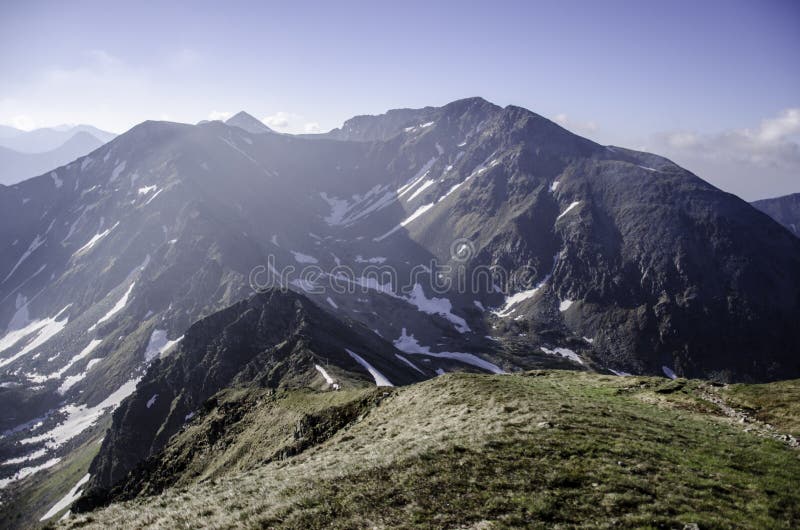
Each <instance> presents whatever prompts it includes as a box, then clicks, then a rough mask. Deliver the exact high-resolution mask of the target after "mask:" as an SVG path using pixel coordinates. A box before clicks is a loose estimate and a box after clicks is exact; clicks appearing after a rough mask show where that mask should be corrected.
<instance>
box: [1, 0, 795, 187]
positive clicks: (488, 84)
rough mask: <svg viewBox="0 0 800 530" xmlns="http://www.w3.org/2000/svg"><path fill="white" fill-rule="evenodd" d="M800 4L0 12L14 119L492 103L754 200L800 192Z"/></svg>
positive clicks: (200, 6) (617, 1) (5, 88)
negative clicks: (645, 155) (642, 153)
mask: <svg viewBox="0 0 800 530" xmlns="http://www.w3.org/2000/svg"><path fill="white" fill-rule="evenodd" d="M798 52H800V2H798V1H796V0H758V1H756V0H748V1H741V0H726V1H719V0H704V1H703V2H697V1H684V0H672V1H669V2H663V1H652V0H636V1H622V0H606V1H602V2H594V1H590V0H584V1H575V0H561V1H533V0H530V1H517V2H511V1H503V0H492V1H473V2H469V1H466V0H461V1H458V2H448V1H439V2H430V1H428V2H418V1H414V0H410V1H404V2H389V1H376V0H373V1H369V2H366V1H364V2H354V1H347V0H341V1H337V2H329V1H328V2H305V1H293V2H288V1H287V2H268V1H261V2H237V1H226V2H205V1H200V0H198V1H192V2H189V1H179V0H176V1H172V2H153V1H147V0H144V1H139V2H125V3H123V2H116V1H111V0H103V1H81V0H72V1H70V2H63V1H50V2H48V1H36V0H31V1H9V2H0V72H3V74H2V75H0V123H2V124H8V125H13V126H16V127H18V128H23V129H32V128H36V127H44V126H54V125H59V124H62V123H89V124H92V125H95V126H97V127H100V128H103V129H106V130H110V131H113V132H123V131H125V130H127V129H128V128H130V127H132V126H133V125H135V124H137V123H139V122H141V121H144V120H146V119H162V120H172V121H181V122H190V123H194V122H197V121H199V120H203V119H209V118H210V119H220V118H225V117H226V116H229V115H231V114H233V113H235V112H237V111H239V110H246V111H247V112H249V113H250V114H253V115H254V116H256V117H257V118H259V119H262V120H263V121H264V122H265V123H266V124H267V125H269V126H271V127H272V128H274V129H276V130H280V131H283V132H291V133H297V132H317V131H327V130H330V129H331V128H334V127H338V126H340V125H341V124H342V122H343V121H344V120H346V119H347V118H349V117H352V116H354V115H357V114H378V113H382V112H385V111H386V110H388V109H391V108H399V107H423V106H427V105H443V104H445V103H447V102H449V101H453V100H456V99H459V98H463V97H470V96H482V97H484V98H485V99H487V100H489V101H492V102H494V103H496V104H498V105H509V104H514V105H519V106H522V107H525V108H528V109H530V110H532V111H534V112H537V113H539V114H541V115H543V116H546V117H548V118H550V119H552V120H554V121H557V122H559V123H560V124H561V125H563V126H565V127H566V128H568V129H570V130H572V131H573V132H576V133H578V134H581V135H583V136H587V137H589V138H591V139H593V140H595V141H598V142H601V143H603V144H614V145H621V146H625V147H630V148H634V149H643V150H648V151H652V152H655V153H658V154H662V155H665V156H668V157H669V158H671V159H673V160H674V161H676V162H677V163H679V164H681V165H683V166H684V167H686V168H687V169H690V170H691V171H693V172H695V173H696V174H698V175H699V176H701V177H703V178H705V179H706V180H708V181H710V182H711V183H713V184H715V185H716V186H718V187H720V188H722V189H724V190H726V191H730V192H732V193H736V194H737V195H740V196H741V197H743V198H745V199H747V200H753V199H758V198H763V197H770V196H776V195H781V194H786V193H791V192H800V67H799V66H798V65H799V64H800V60H798V57H797V56H798Z"/></svg>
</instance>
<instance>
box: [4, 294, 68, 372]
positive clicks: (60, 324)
mask: <svg viewBox="0 0 800 530" xmlns="http://www.w3.org/2000/svg"><path fill="white" fill-rule="evenodd" d="M69 307H70V306H67V307H65V308H64V309H62V310H61V311H59V312H58V314H57V315H56V316H54V317H52V318H45V319H42V320H36V321H34V322H31V323H30V324H28V325H27V326H25V327H24V328H21V329H17V330H14V331H12V332H10V333H6V335H5V336H4V337H3V338H2V339H0V353H1V352H4V351H6V350H8V349H9V348H11V347H12V346H14V345H16V344H17V343H18V342H20V341H21V340H22V339H26V338H27V339H29V340H28V342H27V344H25V346H24V347H23V348H22V349H21V350H20V351H18V352H17V353H16V354H14V355H12V356H11V357H8V358H5V359H0V367H3V366H6V365H8V364H11V363H12V362H14V361H16V360H17V359H19V358H20V357H22V356H23V355H27V354H28V353H30V352H32V351H33V350H35V349H36V348H38V347H39V346H41V345H42V344H44V343H45V342H47V341H48V340H50V339H51V338H53V337H55V336H56V335H58V334H59V333H60V332H61V330H63V329H64V328H65V327H66V325H67V322H68V321H69V317H67V318H64V320H58V317H60V316H61V314H62V313H64V311H66V310H67V309H68V308H69ZM34 334H35V335H34Z"/></svg>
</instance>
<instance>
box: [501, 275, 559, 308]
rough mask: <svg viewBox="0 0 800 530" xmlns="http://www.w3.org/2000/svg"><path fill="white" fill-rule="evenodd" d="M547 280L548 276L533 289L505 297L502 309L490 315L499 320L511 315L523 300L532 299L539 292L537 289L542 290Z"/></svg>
mask: <svg viewBox="0 0 800 530" xmlns="http://www.w3.org/2000/svg"><path fill="white" fill-rule="evenodd" d="M549 278H550V277H549V276H548V277H547V278H545V279H544V280H542V281H541V282H540V283H539V285H537V286H536V287H534V288H533V289H528V290H527V291H520V292H518V293H516V294H514V295H512V296H509V297H506V301H505V303H504V304H503V307H501V308H499V309H496V310H494V311H492V313H494V314H495V315H497V316H498V317H500V318H505V317H507V316H509V315H511V313H513V312H514V311H515V308H514V306H516V305H517V304H519V303H520V302H523V301H525V300H527V299H529V298H533V296H534V295H535V294H536V293H537V292H539V289H541V288H542V286H543V285H544V284H545V282H547V280H548V279H549Z"/></svg>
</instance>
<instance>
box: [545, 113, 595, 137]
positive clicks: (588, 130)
mask: <svg viewBox="0 0 800 530" xmlns="http://www.w3.org/2000/svg"><path fill="white" fill-rule="evenodd" d="M553 121H554V122H556V123H558V124H559V125H561V126H562V127H564V128H565V129H568V130H570V131H572V132H574V133H576V134H580V135H590V134H594V133H596V132H597V124H596V123H595V122H593V121H579V120H573V119H571V118H570V117H569V116H568V115H566V114H564V113H563V112H562V113H561V114H556V115H555V116H554V117H553Z"/></svg>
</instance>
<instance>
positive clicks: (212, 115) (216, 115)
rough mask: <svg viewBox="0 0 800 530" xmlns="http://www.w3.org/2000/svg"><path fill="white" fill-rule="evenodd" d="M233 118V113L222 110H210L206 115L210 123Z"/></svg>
mask: <svg viewBox="0 0 800 530" xmlns="http://www.w3.org/2000/svg"><path fill="white" fill-rule="evenodd" d="M231 116H233V112H227V111H224V110H212V111H211V112H209V113H208V119H209V120H211V121H216V120H222V121H225V120H227V119H228V118H230V117H231Z"/></svg>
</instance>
